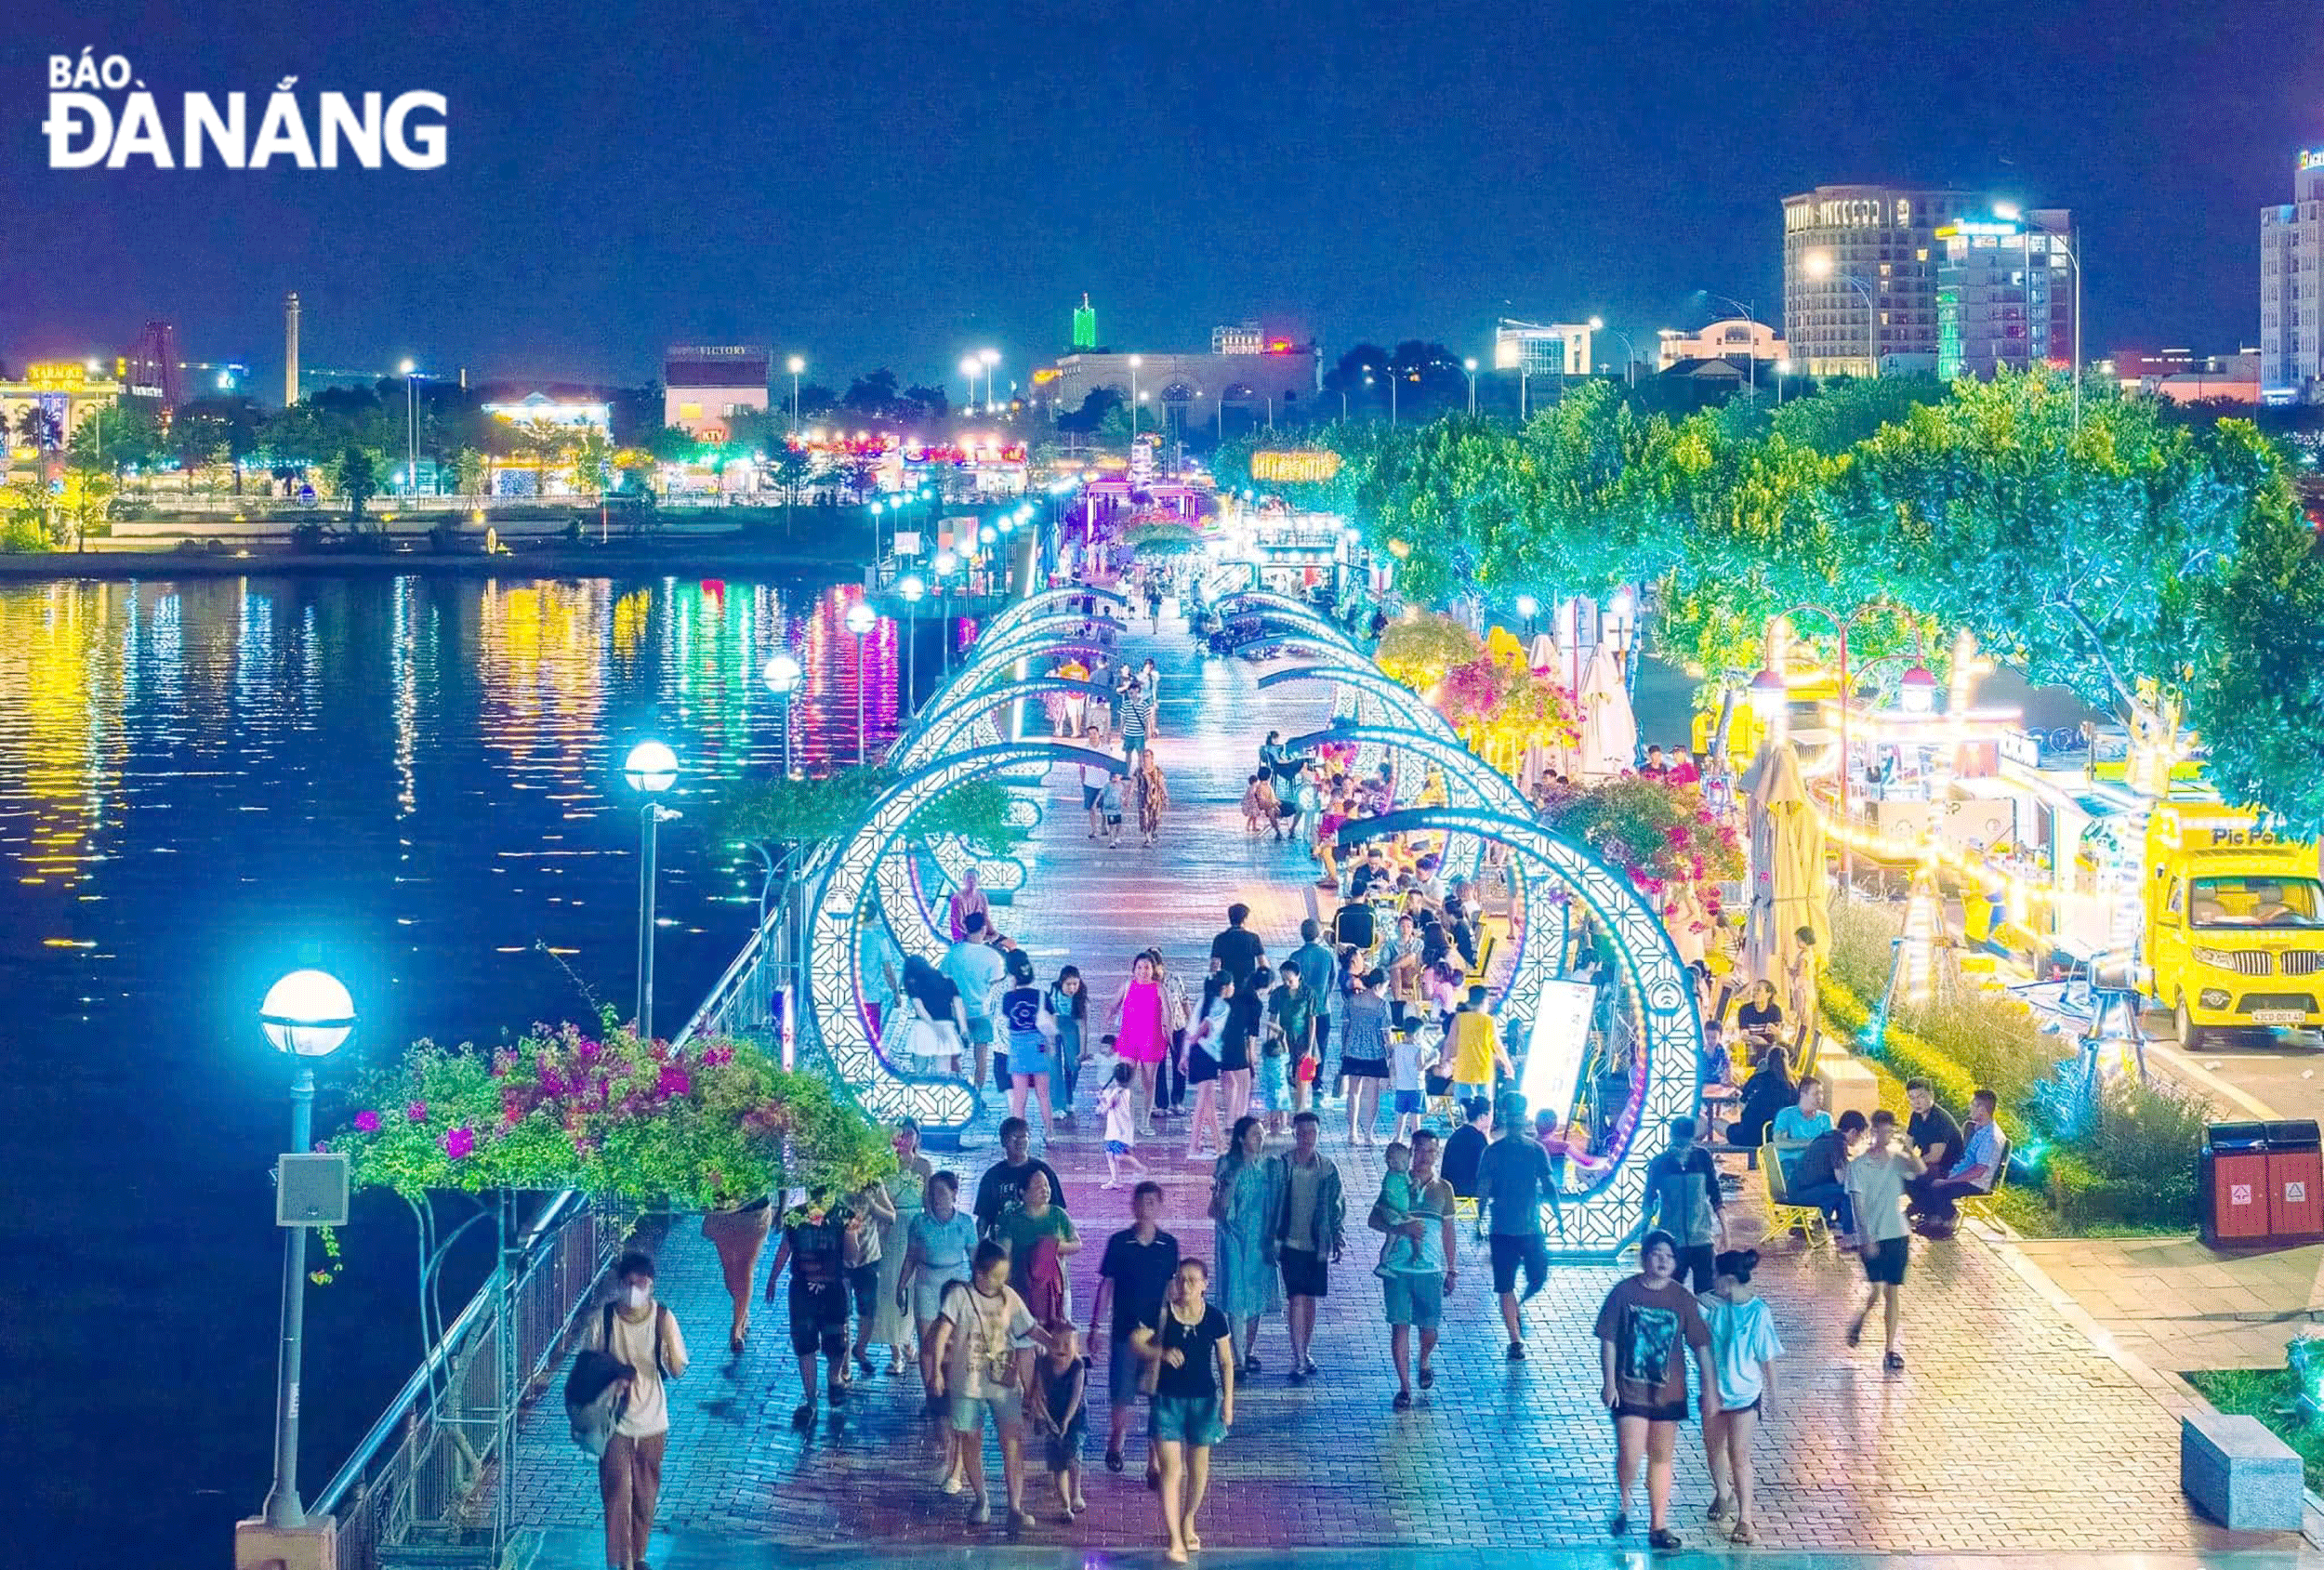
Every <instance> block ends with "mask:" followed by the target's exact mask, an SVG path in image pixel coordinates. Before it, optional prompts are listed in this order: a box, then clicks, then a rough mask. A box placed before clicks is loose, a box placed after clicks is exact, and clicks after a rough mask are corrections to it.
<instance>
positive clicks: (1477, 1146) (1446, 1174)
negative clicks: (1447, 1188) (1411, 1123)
mask: <svg viewBox="0 0 2324 1570" xmlns="http://www.w3.org/2000/svg"><path fill="white" fill-rule="evenodd" d="M1492 1110H1493V1103H1492V1102H1488V1101H1486V1099H1485V1098H1484V1097H1483V1096H1479V1097H1477V1098H1475V1099H1474V1100H1473V1101H1472V1102H1469V1104H1468V1105H1467V1106H1464V1107H1462V1108H1461V1109H1460V1113H1461V1116H1462V1117H1463V1118H1465V1119H1466V1120H1467V1121H1465V1122H1463V1123H1462V1124H1461V1126H1460V1127H1459V1128H1456V1129H1454V1130H1453V1131H1452V1136H1451V1138H1449V1139H1447V1140H1446V1141H1445V1160H1444V1165H1443V1169H1442V1174H1441V1175H1442V1176H1443V1178H1444V1180H1445V1181H1446V1182H1448V1183H1450V1184H1452V1191H1453V1194H1454V1196H1455V1197H1456V1198H1460V1199H1474V1200H1475V1201H1476V1202H1477V1235H1478V1236H1479V1237H1483V1236H1484V1235H1485V1199H1484V1197H1483V1196H1482V1195H1481V1194H1478V1193H1477V1168H1478V1166H1479V1165H1480V1164H1481V1163H1482V1162H1483V1161H1484V1160H1485V1147H1486V1145H1487V1144H1488V1143H1490V1142H1491V1141H1489V1140H1487V1139H1486V1133H1485V1119H1486V1115H1489V1114H1490V1113H1491V1112H1492Z"/></svg>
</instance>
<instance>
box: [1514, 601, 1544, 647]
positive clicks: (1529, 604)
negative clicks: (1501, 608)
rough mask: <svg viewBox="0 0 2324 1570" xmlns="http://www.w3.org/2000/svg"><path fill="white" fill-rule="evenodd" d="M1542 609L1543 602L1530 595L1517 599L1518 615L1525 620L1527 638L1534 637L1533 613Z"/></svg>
mask: <svg viewBox="0 0 2324 1570" xmlns="http://www.w3.org/2000/svg"><path fill="white" fill-rule="evenodd" d="M1539 609H1541V602H1540V601H1539V600H1536V599H1534V597H1533V596H1532V595H1530V594H1521V595H1519V596H1518V597H1517V613H1518V614H1519V615H1521V616H1523V617H1525V636H1526V637H1527V638H1530V637H1532V636H1533V613H1535V612H1536V611H1538V610H1539Z"/></svg>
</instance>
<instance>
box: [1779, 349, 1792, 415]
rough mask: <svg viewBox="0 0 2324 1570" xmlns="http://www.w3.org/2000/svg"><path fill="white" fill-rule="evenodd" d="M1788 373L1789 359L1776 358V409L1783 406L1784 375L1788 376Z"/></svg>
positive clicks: (1789, 369) (1789, 371)
mask: <svg viewBox="0 0 2324 1570" xmlns="http://www.w3.org/2000/svg"><path fill="white" fill-rule="evenodd" d="M1790 374H1791V362H1790V361H1789V360H1778V361H1776V408H1778V409H1780V408H1782V407H1783V385H1784V378H1785V377H1786V376H1789V375H1790Z"/></svg>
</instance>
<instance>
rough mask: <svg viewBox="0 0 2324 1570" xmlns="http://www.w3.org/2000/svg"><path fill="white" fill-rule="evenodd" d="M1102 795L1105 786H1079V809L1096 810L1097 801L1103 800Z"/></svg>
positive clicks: (1103, 794)
mask: <svg viewBox="0 0 2324 1570" xmlns="http://www.w3.org/2000/svg"><path fill="white" fill-rule="evenodd" d="M1104 796H1105V787H1104V786H1103V785H1083V786H1082V787H1081V810H1082V811H1085V812H1094V811H1097V810H1098V803H1099V801H1101V800H1103V798H1104Z"/></svg>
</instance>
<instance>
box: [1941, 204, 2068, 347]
mask: <svg viewBox="0 0 2324 1570" xmlns="http://www.w3.org/2000/svg"><path fill="white" fill-rule="evenodd" d="M2073 235H2074V216H2073V215H2072V214H2071V213H2069V212H2067V211H2066V210H2065V209H2064V208H2062V207H2050V208H2041V209H2038V210H2036V211H2035V212H2034V213H2033V214H2032V215H2031V216H2030V217H2028V218H1997V217H1987V218H1956V219H1955V220H1953V221H1952V222H1951V223H1948V224H1943V225H1940V226H1939V227H1938V229H1937V231H1936V240H1937V244H1938V245H1939V246H1941V247H1942V250H1941V252H1940V256H1939V259H1938V262H1937V268H1936V374H1937V375H1938V376H1942V377H1944V378H1945V379H1947V380H1948V381H1949V380H1951V379H1952V378H1953V377H1955V376H1992V375H1993V374H1994V373H1995V372H1997V371H2003V370H2007V371H2021V372H2022V371H2027V370H2030V369H2032V368H2034V367H2035V366H2043V365H2047V366H2056V367H2059V368H2069V367H2071V366H2072V365H2073V363H2074V273H2073V260H2074V255H2075V253H2074V250H2073Z"/></svg>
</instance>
